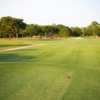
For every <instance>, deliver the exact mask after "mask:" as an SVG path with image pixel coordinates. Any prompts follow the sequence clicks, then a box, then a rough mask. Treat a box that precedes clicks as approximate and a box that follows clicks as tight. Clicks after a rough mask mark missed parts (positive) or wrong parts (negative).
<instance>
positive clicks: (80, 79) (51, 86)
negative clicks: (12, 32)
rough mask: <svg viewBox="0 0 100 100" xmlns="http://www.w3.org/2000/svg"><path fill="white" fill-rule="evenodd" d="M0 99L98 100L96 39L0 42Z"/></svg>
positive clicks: (98, 44) (99, 58) (99, 47)
mask: <svg viewBox="0 0 100 100" xmlns="http://www.w3.org/2000/svg"><path fill="white" fill-rule="evenodd" d="M33 44H35V45H36V44H44V45H41V46H32V47H29V48H23V49H17V50H12V51H6V52H0V100H100V39H99V38H98V39H71V38H70V39H52V40H32V39H17V40H13V39H12V40H6V39H0V50H7V49H13V48H17V47H22V46H29V45H33Z"/></svg>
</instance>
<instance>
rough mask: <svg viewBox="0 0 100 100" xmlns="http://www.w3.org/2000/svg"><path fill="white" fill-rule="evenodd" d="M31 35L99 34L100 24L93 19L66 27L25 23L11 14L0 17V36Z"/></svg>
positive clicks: (50, 36) (66, 35)
mask: <svg viewBox="0 0 100 100" xmlns="http://www.w3.org/2000/svg"><path fill="white" fill-rule="evenodd" d="M26 36H28V37H31V38H32V37H33V36H38V37H40V38H42V37H46V38H54V37H64V38H66V37H69V36H73V37H78V36H94V37H96V36H100V24H99V23H98V22H97V21H93V22H92V23H91V24H90V25H89V26H87V27H82V28H80V27H68V26H65V25H62V24H59V25H56V24H53V25H37V24H26V23H24V22H23V19H20V18H13V17H11V16H6V17H2V18H1V19H0V37H4V38H8V37H9V38H12V37H16V38H18V37H26Z"/></svg>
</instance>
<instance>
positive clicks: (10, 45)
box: [0, 44, 31, 47]
mask: <svg viewBox="0 0 100 100" xmlns="http://www.w3.org/2000/svg"><path fill="white" fill-rule="evenodd" d="M29 45H31V44H0V47H16V46H29Z"/></svg>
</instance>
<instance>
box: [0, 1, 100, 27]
mask: <svg viewBox="0 0 100 100" xmlns="http://www.w3.org/2000/svg"><path fill="white" fill-rule="evenodd" d="M4 16H12V17H16V18H22V19H23V20H24V22H26V23H27V24H31V23H33V24H39V25H51V24H63V25H66V26H79V27H85V26H88V25H89V24H91V22H92V21H97V22H99V23H100V0H0V18H1V17H4Z"/></svg>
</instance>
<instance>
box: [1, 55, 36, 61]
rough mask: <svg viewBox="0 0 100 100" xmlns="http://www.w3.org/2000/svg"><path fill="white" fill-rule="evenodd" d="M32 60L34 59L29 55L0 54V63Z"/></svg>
mask: <svg viewBox="0 0 100 100" xmlns="http://www.w3.org/2000/svg"><path fill="white" fill-rule="evenodd" d="M32 59H35V57H34V56H31V55H19V54H13V53H5V54H4V53H3V54H0V62H17V61H18V62H19V61H30V60H32Z"/></svg>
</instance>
